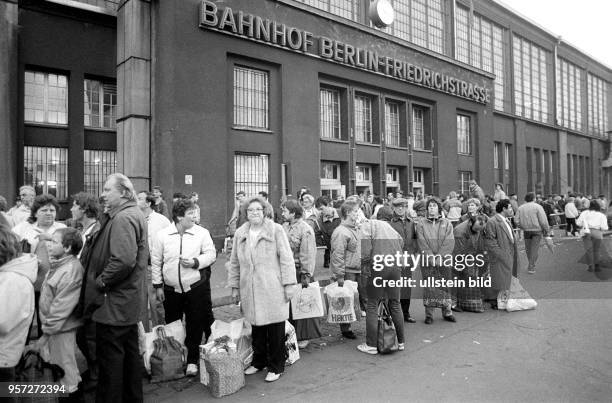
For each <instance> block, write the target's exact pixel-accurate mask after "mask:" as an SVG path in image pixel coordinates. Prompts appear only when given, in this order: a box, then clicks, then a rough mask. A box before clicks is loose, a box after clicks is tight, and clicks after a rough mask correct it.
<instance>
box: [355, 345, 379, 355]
mask: <svg viewBox="0 0 612 403" xmlns="http://www.w3.org/2000/svg"><path fill="white" fill-rule="evenodd" d="M357 350H359V351H361V352H362V353H366V354H372V355H374V354H378V349H377V348H376V347H370V346H368V345H367V344H366V343H363V344H360V345H358V346H357Z"/></svg>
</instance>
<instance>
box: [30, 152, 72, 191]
mask: <svg viewBox="0 0 612 403" xmlns="http://www.w3.org/2000/svg"><path fill="white" fill-rule="evenodd" d="M29 149H31V150H29ZM28 151H31V152H28ZM54 151H57V152H59V154H60V155H59V160H58V162H57V163H53V155H51V154H52V153H53V152H54ZM36 152H38V153H36ZM29 156H32V160H31V161H30V164H28V161H29V160H28V157H29ZM35 157H40V163H39V160H36V159H34V158H35ZM62 157H65V161H64V162H63V163H62ZM50 158H51V159H50ZM49 159H50V160H49ZM52 165H56V166H57V167H56V168H55V174H56V175H55V179H56V180H55V181H53V180H52V177H50V176H49V167H50V166H52ZM29 167H32V171H31V172H30V175H32V178H31V179H32V180H28V178H27V175H28V168H29ZM39 167H41V168H42V171H41V176H40V177H38V176H37V174H38V168H39ZM58 171H59V173H58ZM68 171H69V153H68V147H44V146H30V145H24V146H23V183H24V185H30V186H32V187H33V188H34V189H35V190H36V194H37V195H39V194H46V193H49V194H53V192H51V191H50V190H49V182H55V183H56V186H57V184H58V183H60V184H61V188H60V186H57V187H56V191H55V194H54V196H55V197H56V199H58V200H66V199H68V196H69V195H68V180H69V178H68ZM40 182H44V184H43V185H42V190H41V191H39V189H40V186H41V185H40Z"/></svg>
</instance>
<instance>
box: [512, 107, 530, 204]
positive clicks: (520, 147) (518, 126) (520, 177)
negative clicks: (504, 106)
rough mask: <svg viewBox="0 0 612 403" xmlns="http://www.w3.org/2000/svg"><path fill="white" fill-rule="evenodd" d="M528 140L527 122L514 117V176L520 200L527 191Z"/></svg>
mask: <svg viewBox="0 0 612 403" xmlns="http://www.w3.org/2000/svg"><path fill="white" fill-rule="evenodd" d="M526 150H527V142H526V139H525V122H523V121H522V120H520V119H514V161H516V163H515V164H514V166H515V170H516V171H515V172H514V177H515V178H516V179H515V181H516V194H517V196H518V197H519V200H521V199H522V198H523V196H525V193H527V153H526Z"/></svg>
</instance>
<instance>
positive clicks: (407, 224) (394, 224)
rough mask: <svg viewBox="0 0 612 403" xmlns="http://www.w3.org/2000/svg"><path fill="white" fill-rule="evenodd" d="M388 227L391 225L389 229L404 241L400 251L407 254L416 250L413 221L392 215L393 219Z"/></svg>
mask: <svg viewBox="0 0 612 403" xmlns="http://www.w3.org/2000/svg"><path fill="white" fill-rule="evenodd" d="M389 225H391V228H393V229H394V230H395V231H396V232H397V233H398V234H400V235H401V237H402V239H403V240H404V244H403V246H402V250H403V251H407V252H409V253H413V252H415V251H416V249H417V241H416V232H415V229H414V221H412V220H411V219H409V218H408V217H405V218H403V219H402V217H399V216H398V215H397V214H396V213H393V217H392V218H391V220H390V221H389Z"/></svg>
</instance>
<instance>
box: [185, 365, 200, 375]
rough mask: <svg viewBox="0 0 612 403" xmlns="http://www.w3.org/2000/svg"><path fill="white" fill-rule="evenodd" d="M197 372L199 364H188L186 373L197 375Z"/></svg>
mask: <svg viewBox="0 0 612 403" xmlns="http://www.w3.org/2000/svg"><path fill="white" fill-rule="evenodd" d="M197 374H198V366H197V365H195V364H187V371H185V375H187V376H196V375H197Z"/></svg>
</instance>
